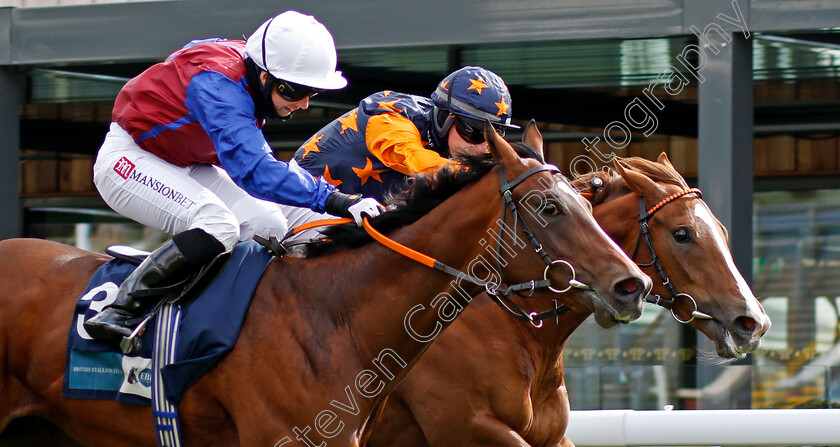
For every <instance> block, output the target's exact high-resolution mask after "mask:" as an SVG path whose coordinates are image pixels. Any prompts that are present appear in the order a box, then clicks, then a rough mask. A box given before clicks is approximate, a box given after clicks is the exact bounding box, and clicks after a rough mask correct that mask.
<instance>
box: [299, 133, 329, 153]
mask: <svg viewBox="0 0 840 447" xmlns="http://www.w3.org/2000/svg"><path fill="white" fill-rule="evenodd" d="M321 138H324V135H315V136H314V137H312V138H310V139H309V141H307V142H306V143H305V144H304V145H303V146H301V147H303V158H306V156H307V155H309V153H310V152H321V149H318V142H319V141H321Z"/></svg>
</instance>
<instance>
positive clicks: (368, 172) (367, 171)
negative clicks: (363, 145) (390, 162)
mask: <svg viewBox="0 0 840 447" xmlns="http://www.w3.org/2000/svg"><path fill="white" fill-rule="evenodd" d="M365 160H367V163H365V167H364V168H353V172H355V173H356V175H357V176H358V177H359V179H361V181H362V184H363V185H364V184H365V183H366V182H367V181H368V180H369V179H370V178H373V179H375V180H376V181H378V182H379V183H382V179H381V178H380V177H379V174H381V173H383V172H385V171H384V170H379V169H373V162H371V161H370V158H367V157H365Z"/></svg>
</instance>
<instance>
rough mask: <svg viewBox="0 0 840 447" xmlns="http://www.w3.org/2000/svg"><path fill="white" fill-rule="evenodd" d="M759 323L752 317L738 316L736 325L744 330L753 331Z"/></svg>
mask: <svg viewBox="0 0 840 447" xmlns="http://www.w3.org/2000/svg"><path fill="white" fill-rule="evenodd" d="M756 325H757V323H756V322H755V320H753V319H752V318H750V317H738V318H737V319H736V320H735V327H737V328H738V329H739V330H741V331H743V332H749V333H752V332H753V331H754V330H755V327H756Z"/></svg>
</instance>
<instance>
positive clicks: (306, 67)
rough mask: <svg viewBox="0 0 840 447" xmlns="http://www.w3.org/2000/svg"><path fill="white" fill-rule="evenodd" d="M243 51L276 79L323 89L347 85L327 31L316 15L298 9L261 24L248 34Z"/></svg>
mask: <svg viewBox="0 0 840 447" xmlns="http://www.w3.org/2000/svg"><path fill="white" fill-rule="evenodd" d="M245 53H246V54H247V55H248V57H250V58H251V59H253V60H254V62H255V63H256V64H257V66H258V67H260V68H261V69H263V70H265V71H267V72H268V73H269V74H271V75H272V76H274V77H275V78H277V79H282V80H284V81H288V82H292V83H295V84H301V85H305V86H308V87H314V88H319V89H324V90H336V89H340V88H344V87H345V86H346V85H347V79H345V78H344V76H342V75H341V72H340V71H336V69H335V67H336V61H337V59H338V57H337V56H336V51H335V43H334V42H333V38H332V35H331V34H330V32H329V31H328V30H327V28H326V27H325V26H324V25H322V24H321V22H319V21H318V20H316V19H315V17H312V16H308V15H305V14H301V13H299V12H297V11H286V12H284V13H282V14H278V15H277V16H275V17H272V18H271V19H268V20H267V21H266V22H265V23H263V24H262V25H260V27H259V28H257V30H256V31H254V34H251V37H249V38H248V41H247V42H246V44H245Z"/></svg>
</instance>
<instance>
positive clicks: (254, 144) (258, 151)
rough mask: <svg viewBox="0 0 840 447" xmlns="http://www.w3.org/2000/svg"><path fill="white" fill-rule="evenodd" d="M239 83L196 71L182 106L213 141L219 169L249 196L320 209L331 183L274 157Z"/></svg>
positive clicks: (243, 87)
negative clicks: (220, 166)
mask: <svg viewBox="0 0 840 447" xmlns="http://www.w3.org/2000/svg"><path fill="white" fill-rule="evenodd" d="M245 82H246V81H245V79H244V78H243V79H242V81H241V82H240V83H237V82H235V81H234V80H232V79H230V78H229V77H227V76H225V75H223V74H221V73H218V72H215V71H204V72H201V73H198V74H196V75H195V76H193V77H192V79H191V80H190V84H189V86H188V87H187V96H186V100H185V105H186V107H187V110H189V112H190V114H191V115H193V116H194V117H195V118H196V120H197V121H198V122H199V124H201V127H203V128H204V130H205V132H207V135H209V136H210V139H211V140H212V141H213V145H214V146H215V148H216V153H217V154H218V156H219V161H220V162H221V165H222V169H224V170H225V171H226V172H227V173H228V175H230V177H231V179H233V181H234V182H236V184H237V185H239V187H240V188H242V189H244V190H245V191H247V192H248V193H249V194H251V195H252V196H254V197H257V198H260V199H263V200H268V201H271V202H276V203H280V204H284V205H293V206H302V207H307V208H310V209H312V210H314V211H319V212H320V211H324V205H325V204H326V202H327V196H329V195H330V193H332V192H333V190H335V187H334V186H332V185H330V184H329V183H327V182H326V181H325V180H324V179H323V178H317V179H316V178H314V177H312V174H310V173H309V172H307V171H306V170H304V169H303V168H301V167H300V166H298V164H297V163H296V162H295V161H294V160H293V161H292V162H291V163H285V162H282V161H279V160H277V159H276V158H274V154H273V152H272V151H271V147H270V146H269V145H268V142H267V141H266V140H265V137H264V136H263V134H262V131H260V129H259V128H258V127H257V124H256V118H255V117H254V101H253V99H252V98H251V95H250V93H248V91H247V90H246V89H245Z"/></svg>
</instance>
